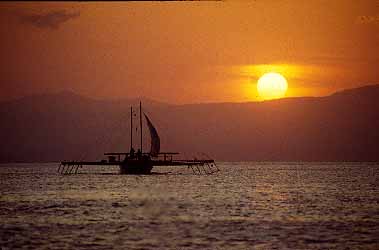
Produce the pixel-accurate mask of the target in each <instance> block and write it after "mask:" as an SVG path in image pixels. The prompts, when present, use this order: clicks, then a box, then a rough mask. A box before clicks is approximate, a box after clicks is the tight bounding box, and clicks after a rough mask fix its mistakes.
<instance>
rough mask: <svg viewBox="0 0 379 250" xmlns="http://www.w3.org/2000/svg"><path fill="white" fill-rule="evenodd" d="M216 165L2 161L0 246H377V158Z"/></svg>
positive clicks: (302, 247)
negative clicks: (64, 165) (68, 169)
mask: <svg viewBox="0 0 379 250" xmlns="http://www.w3.org/2000/svg"><path fill="white" fill-rule="evenodd" d="M219 165H220V168H221V172H220V173H217V174H214V175H211V176H205V175H203V176H198V175H194V174H192V172H191V171H190V170H188V169H186V168H168V167H161V168H154V171H156V172H160V173H166V174H156V175H151V176H121V175H117V174H116V173H117V169H116V168H112V169H111V168H104V167H97V168H93V167H83V168H82V169H81V170H80V171H81V172H80V174H77V175H71V176H67V175H66V176H62V175H59V174H57V173H56V167H57V165H56V164H12V165H10V164H5V165H0V181H1V183H0V192H1V197H0V221H1V226H0V246H1V249H3V250H4V249H16V248H33V249H35V248H38V249H88V248H91V249H109V248H118V249H379V184H378V183H379V182H378V181H379V164H373V163H339V164H335V163H305V164H301V163H254V162H247V163H222V164H219ZM91 169H92V170H91Z"/></svg>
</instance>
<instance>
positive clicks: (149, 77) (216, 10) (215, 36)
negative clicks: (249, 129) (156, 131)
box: [0, 0, 379, 103]
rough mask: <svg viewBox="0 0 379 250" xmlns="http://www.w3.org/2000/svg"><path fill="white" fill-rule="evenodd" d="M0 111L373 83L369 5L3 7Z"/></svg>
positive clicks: (374, 30) (342, 1)
mask: <svg viewBox="0 0 379 250" xmlns="http://www.w3.org/2000/svg"><path fill="white" fill-rule="evenodd" d="M0 35H1V45H0V51H1V59H0V60H1V67H0V70H1V91H0V100H10V99H15V98H19V97H22V96H26V95H33V94H39V93H50V92H60V91H64V90H71V91H74V92H76V93H78V94H81V95H85V96H93V97H96V98H136V97H139V96H144V97H147V98H152V99H155V100H158V101H162V102H169V103H197V102H226V101H228V102H229V101H232V102H242V101H259V100H261V98H260V97H259V96H258V93H257V90H256V85H257V80H258V79H259V77H260V76H262V74H264V73H267V72H277V73H280V74H282V75H283V76H284V77H285V78H286V79H287V82H288V91H287V94H286V96H323V95H328V94H331V93H333V92H335V91H337V90H341V89H345V88H352V87H358V86H363V85H368V84H374V83H379V66H378V65H379V1H356V0H352V1H348V0H338V1H337V0H336V1H300V0H299V1H295V0H293V1H280V0H275V1H274V0H272V1H270V0H269V1H260V0H256V1H221V2H217V1H207V2H200V1H199V2H114V3H101V2H72V3H68V2H67V3H36V2H33V3H20V2H19V3H2V4H1V5H0Z"/></svg>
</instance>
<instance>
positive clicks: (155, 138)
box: [143, 113, 161, 156]
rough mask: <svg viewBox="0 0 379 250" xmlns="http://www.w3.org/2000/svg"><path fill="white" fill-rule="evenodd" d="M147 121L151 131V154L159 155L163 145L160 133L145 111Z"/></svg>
mask: <svg viewBox="0 0 379 250" xmlns="http://www.w3.org/2000/svg"><path fill="white" fill-rule="evenodd" d="M143 114H144V115H145V118H146V121H147V126H148V127H149V131H150V138H151V148H150V154H151V155H152V156H157V155H158V153H159V150H160V147H161V140H160V139H159V135H158V132H157V130H156V129H155V128H154V126H153V124H152V123H151V121H150V119H149V117H147V115H146V114H145V113H143Z"/></svg>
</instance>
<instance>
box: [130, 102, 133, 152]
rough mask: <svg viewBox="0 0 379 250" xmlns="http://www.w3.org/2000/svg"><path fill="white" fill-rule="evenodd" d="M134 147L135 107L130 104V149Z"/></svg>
mask: <svg viewBox="0 0 379 250" xmlns="http://www.w3.org/2000/svg"><path fill="white" fill-rule="evenodd" d="M132 148H133V107H132V106H130V150H132Z"/></svg>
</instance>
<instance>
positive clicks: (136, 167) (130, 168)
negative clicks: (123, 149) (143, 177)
mask: <svg viewBox="0 0 379 250" xmlns="http://www.w3.org/2000/svg"><path fill="white" fill-rule="evenodd" d="M119 166H120V174H151V170H152V169H153V162H152V161H151V160H150V159H149V160H127V161H124V162H122V163H121V164H120V165H119Z"/></svg>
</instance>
